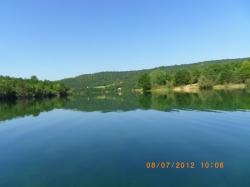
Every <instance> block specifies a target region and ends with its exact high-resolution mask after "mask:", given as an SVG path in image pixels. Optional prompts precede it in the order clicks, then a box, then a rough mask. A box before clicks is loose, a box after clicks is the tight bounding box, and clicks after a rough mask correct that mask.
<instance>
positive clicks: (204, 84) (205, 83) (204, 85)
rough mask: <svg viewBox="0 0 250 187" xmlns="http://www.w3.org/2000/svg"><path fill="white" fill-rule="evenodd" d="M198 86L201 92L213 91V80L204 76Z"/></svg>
mask: <svg viewBox="0 0 250 187" xmlns="http://www.w3.org/2000/svg"><path fill="white" fill-rule="evenodd" d="M198 85H199V88H200V89H201V90H208V89H212V88H213V85H214V84H213V82H212V81H211V80H209V79H207V78H206V77H205V76H203V75H202V76H201V77H200V79H199V81H198Z"/></svg>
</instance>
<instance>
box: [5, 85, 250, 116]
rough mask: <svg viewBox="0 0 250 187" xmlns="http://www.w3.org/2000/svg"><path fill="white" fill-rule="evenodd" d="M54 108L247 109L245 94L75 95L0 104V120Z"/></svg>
mask: <svg viewBox="0 0 250 187" xmlns="http://www.w3.org/2000/svg"><path fill="white" fill-rule="evenodd" d="M53 109H69V110H78V111H84V112H93V111H100V112H113V111H131V110H136V109H144V110H147V109H154V110H160V111H166V112H167V111H172V110H200V111H208V110H209V111H214V110H221V111H236V110H249V109H250V92H248V91H244V90H241V91H220V92H218V91H217V92H215V91H207V92H200V93H168V94H163V95H155V94H144V95H142V94H125V95H122V96H119V95H99V96H96V95H95V96H78V97H72V98H68V99H59V98H54V99H46V100H29V101H27V100H21V101H16V102H4V101H2V102H0V121H4V120H9V119H12V118H16V117H24V116H27V115H33V116H37V115H39V114H40V113H41V112H47V111H50V110H53Z"/></svg>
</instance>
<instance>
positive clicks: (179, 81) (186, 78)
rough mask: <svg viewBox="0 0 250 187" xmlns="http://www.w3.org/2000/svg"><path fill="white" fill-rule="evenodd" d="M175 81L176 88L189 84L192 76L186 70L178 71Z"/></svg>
mask: <svg viewBox="0 0 250 187" xmlns="http://www.w3.org/2000/svg"><path fill="white" fill-rule="evenodd" d="M174 80H175V85H176V86H179V85H185V84H189V83H190V82H191V74H190V72H189V71H188V70H185V69H181V70H178V71H177V72H176V74H175V77H174Z"/></svg>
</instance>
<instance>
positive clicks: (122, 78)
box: [60, 57, 250, 90]
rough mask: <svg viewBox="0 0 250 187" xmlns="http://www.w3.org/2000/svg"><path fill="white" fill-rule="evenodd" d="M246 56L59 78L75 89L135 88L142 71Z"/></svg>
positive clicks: (189, 66) (226, 61)
mask: <svg viewBox="0 0 250 187" xmlns="http://www.w3.org/2000/svg"><path fill="white" fill-rule="evenodd" d="M249 59H250V57H248V58H237V59H222V60H210V61H203V62H197V63H192V64H182V65H171V66H161V67H156V68H152V69H142V70H134V71H107V72H99V73H93V74H83V75H80V76H76V77H72V78H65V79H62V80H60V82H62V83H63V84H65V85H66V86H67V87H70V88H73V89H75V90H85V89H98V88H109V87H112V88H115V87H117V88H118V87H122V88H135V87H137V81H138V78H139V77H140V76H141V75H142V74H144V73H150V72H151V71H153V70H156V69H160V70H163V71H166V72H168V73H170V74H172V73H174V72H176V71H177V70H179V69H187V70H192V69H194V68H197V67H198V68H200V69H202V68H206V67H207V66H209V65H213V64H218V63H219V64H231V63H242V62H243V61H245V60H249Z"/></svg>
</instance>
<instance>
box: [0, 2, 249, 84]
mask: <svg viewBox="0 0 250 187" xmlns="http://www.w3.org/2000/svg"><path fill="white" fill-rule="evenodd" d="M249 10H250V1H248V0H105V1H104V0H22V1H20V0H16V1H15V0H2V1H0V75H10V76H17V77H30V76H31V75H33V74H34V75H37V76H38V77H39V78H40V79H50V80H57V79H61V78H64V77H71V76H76V75H80V74H84V73H93V72H99V71H108V70H110V71H113V70H120V71H121V70H134V69H144V68H151V67H156V66H162V65H164V66H165V65H173V64H184V63H192V62H198V61H203V60H210V59H224V58H238V57H249V56H250V11H249Z"/></svg>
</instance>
